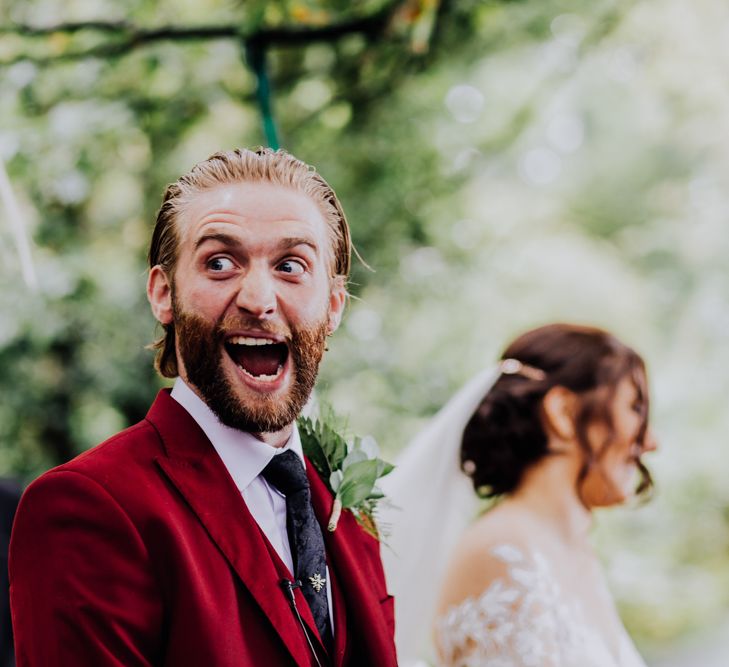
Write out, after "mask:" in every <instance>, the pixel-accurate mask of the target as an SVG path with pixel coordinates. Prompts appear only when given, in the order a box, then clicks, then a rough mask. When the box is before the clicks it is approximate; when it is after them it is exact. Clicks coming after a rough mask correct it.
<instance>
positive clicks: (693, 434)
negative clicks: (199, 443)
mask: <svg viewBox="0 0 729 667" xmlns="http://www.w3.org/2000/svg"><path fill="white" fill-rule="evenodd" d="M728 18H729V9H727V8H726V7H725V6H724V4H723V3H721V2H719V0H695V2H693V3H691V5H690V6H688V5H687V4H686V3H682V2H680V0H661V1H660V2H659V1H658V0H643V1H638V0H592V1H591V2H587V1H586V0H521V1H511V2H508V1H506V0H499V1H497V0H492V1H479V2H476V0H462V1H457V0H451V1H448V0H440V1H438V0H401V1H393V0H390V1H386V0H369V1H368V0H360V1H356V2H344V1H342V0H328V1H326V0H319V1H315V0H310V1H308V2H307V1H304V0H300V1H297V0H279V1H277V2H271V1H268V2H264V1H260V2H258V1H252V0H250V1H248V2H245V3H242V2H233V1H230V2H228V3H219V2H213V1H212V0H197V1H196V2H192V1H184V2H180V1H174V2H173V1H172V0H163V1H159V2H153V1H151V0H137V1H135V0H125V1H124V2H119V1H118V0H117V1H114V2H112V1H111V0H84V1H83V2H82V1H81V0H78V1H71V2H64V3H58V2H53V1H52V0H22V1H21V0H14V1H13V0H5V4H4V6H3V7H2V9H0V119H1V120H0V158H1V159H2V161H3V162H4V164H5V165H6V169H7V172H8V175H9V179H10V187H11V188H12V191H13V192H14V194H15V197H17V199H18V201H19V213H18V214H13V213H12V208H11V209H5V210H3V211H2V212H1V213H0V260H2V264H1V266H2V268H1V269H0V474H5V475H10V474H14V475H20V476H22V477H23V478H25V479H27V480H29V479H32V478H33V477H34V476H36V475H37V474H39V473H40V472H41V471H43V470H45V469H46V468H48V467H49V466H51V465H55V464H57V463H60V462H62V461H64V460H67V459H68V458H70V457H72V456H74V455H75V454H76V453H78V452H80V451H83V450H84V449H86V448H88V447H90V446H93V445H94V444H96V443H97V442H99V441H101V440H102V439H104V438H106V437H107V436H109V435H111V434H112V433H114V432H115V431H117V430H119V429H121V428H123V427H125V426H126V425H128V424H131V423H134V422H135V421H137V420H139V419H140V418H142V417H143V416H144V414H145V413H146V410H147V408H148V406H149V404H150V402H151V401H152V399H153V397H154V394H155V393H156V391H157V390H158V388H159V387H160V386H162V383H161V381H160V380H159V378H157V377H156V376H155V374H154V372H153V369H152V363H151V362H152V355H151V353H150V352H149V351H147V350H145V349H144V346H145V344H147V343H149V342H150V341H151V340H152V339H153V338H154V336H155V325H154V321H153V318H152V316H151V314H150V312H149V308H148V306H147V303H146V299H145V295H144V283H145V255H146V250H147V245H148V240H149V236H150V233H151V227H152V223H153V220H154V215H155V211H156V208H157V207H158V205H159V202H160V198H161V193H162V190H163V188H164V185H165V184H166V183H168V182H170V181H172V180H174V179H176V178H177V177H178V176H179V175H180V174H181V173H183V172H185V171H187V170H188V169H189V168H190V167H191V166H192V165H193V164H194V163H195V162H197V161H199V160H201V159H204V158H205V157H207V156H208V155H209V154H210V153H212V152H214V151H216V150H218V149H220V148H229V147H233V146H255V145H260V144H265V143H273V142H275V141H278V142H280V143H281V145H282V146H283V147H285V148H287V149H288V150H290V151H291V152H293V153H294V154H296V155H297V156H299V157H301V158H302V159H304V160H306V161H308V162H311V163H313V164H315V165H316V166H317V168H318V169H319V171H321V173H322V174H323V175H324V176H325V177H326V178H327V179H328V180H329V181H330V182H331V183H332V185H333V186H334V187H335V189H336V190H337V192H338V193H339V195H340V197H341V198H342V200H343V203H344V206H345V209H346V210H347V212H348V215H349V218H350V223H351V225H352V228H353V236H354V240H355V243H356V245H357V247H358V249H359V251H360V253H361V254H362V255H363V257H364V258H365V259H366V261H367V262H368V263H369V264H370V265H371V266H372V267H374V269H375V271H374V272H370V271H367V270H366V269H365V268H364V267H363V266H362V265H361V264H360V265H357V266H356V268H355V272H354V276H353V282H352V286H351V290H352V293H353V295H354V297H355V298H354V299H353V301H352V304H351V307H350V310H349V313H348V316H347V319H346V321H345V324H344V326H343V328H342V330H340V332H339V333H338V334H337V336H336V337H335V339H333V343H332V344H331V348H332V349H331V352H330V353H329V356H328V358H327V360H326V362H325V364H324V368H323V382H322V383H321V387H322V393H323V394H324V395H325V396H326V397H327V399H328V400H330V401H331V402H332V403H333V404H334V406H335V408H336V409H337V410H338V411H339V412H340V413H343V414H347V415H349V420H350V423H351V424H352V428H353V430H354V431H356V432H360V433H372V434H373V435H375V437H376V438H377V439H378V440H379V441H380V442H381V444H382V445H383V446H384V447H385V448H386V450H389V452H390V453H391V454H392V455H394V453H395V452H396V451H397V450H398V449H399V448H401V447H402V446H404V445H405V443H407V441H408V439H409V438H410V437H412V436H413V435H414V433H415V432H416V431H417V429H418V428H419V427H420V426H421V425H422V424H423V423H424V421H425V420H426V419H427V417H428V416H429V415H431V414H432V413H433V412H434V411H436V410H437V409H438V408H439V407H440V406H441V405H443V403H444V402H445V401H446V400H447V398H448V397H449V396H450V395H451V394H452V393H453V392H454V391H455V389H456V388H457V387H458V386H459V385H460V384H461V383H462V382H464V381H465V380H466V379H467V378H468V377H469V376H470V375H471V374H472V373H474V372H475V370H476V369H477V368H480V367H482V366H483V365H484V364H488V363H491V362H492V361H493V360H494V359H495V358H496V356H497V355H498V353H499V351H500V349H501V348H502V347H503V346H504V345H505V343H506V342H507V341H508V340H509V339H510V338H512V337H513V336H514V335H515V334H517V333H519V332H520V331H522V330H523V329H525V328H528V327H531V326H534V325H537V324H540V323H543V322H546V321H551V320H559V319H563V320H575V321H582V322H590V323H595V324H598V325H601V326H605V327H607V328H609V329H611V330H612V331H614V332H615V333H617V334H618V335H619V336H621V337H622V338H624V339H625V340H626V341H627V342H629V343H631V344H633V345H635V346H636V347H637V348H638V349H639V350H641V351H642V352H643V353H644V355H645V356H646V358H647V360H648V362H649V366H650V371H651V377H652V385H653V389H654V396H653V405H654V421H655V424H656V428H657V431H658V434H659V436H660V438H661V444H662V447H663V449H662V451H661V452H660V453H659V454H657V455H656V456H655V457H654V460H653V465H652V467H653V469H654V474H655V476H656V478H657V480H658V495H657V498H656V499H655V501H654V502H653V503H651V504H650V505H649V506H647V507H644V508H641V509H639V510H636V511H617V512H612V513H610V514H606V515H605V516H600V517H599V519H598V527H597V538H598V540H599V542H600V546H601V551H602V553H603V554H605V559H606V563H607V566H608V570H609V573H610V578H611V581H612V584H613V588H614V590H615V591H616V592H617V595H618V597H619V600H620V601H621V607H622V611H623V614H624V617H625V618H626V621H627V623H628V625H629V629H630V630H631V632H632V633H633V634H634V636H636V638H637V639H638V641H639V642H640V644H641V648H642V649H643V650H644V651H645V652H646V654H648V655H653V656H655V659H654V662H653V663H652V664H656V665H659V664H660V665H668V664H670V665H672V666H673V665H676V666H678V665H679V664H681V665H684V664H686V665H688V664H691V665H695V664H699V663H697V662H696V657H695V656H696V655H698V654H697V653H696V652H695V650H694V649H693V648H692V647H691V642H700V643H701V644H702V645H705V646H706V645H708V641H704V639H703V635H702V634H701V633H702V632H706V631H710V630H711V629H712V628H718V627H720V626H721V624H722V623H725V622H726V620H725V613H726V609H727V604H728V603H729V585H728V584H729V581H728V580H729V567H728V566H729V530H728V528H729V485H728V484H726V482H725V472H724V470H725V469H726V460H727V456H726V453H725V451H724V449H723V448H724V438H725V434H726V433H727V432H728V427H729V415H728V414H727V411H726V409H725V402H726V399H725V397H726V395H727V393H729V392H728V390H729V379H728V378H727V374H726V372H725V369H726V368H727V367H728V364H727V362H728V361H729V346H727V344H726V331H727V329H729V298H728V297H729V274H728V273H727V269H726V260H725V258H726V256H727V251H728V250H729V247H728V246H729V234H727V225H726V223H727V214H728V213H729V198H728V196H727V194H726V193H727V192H729V188H727V180H728V179H729V169H727V167H728V166H729V165H728V164H727V162H728V161H729V150H727V149H728V148H729V146H728V145H727V144H728V142H729V132H727V130H728V129H729V128H727V127H726V126H727V125H728V124H729V89H728V88H727V84H726V80H725V76H724V72H725V71H726V66H727V65H728V64H729V63H728V62H727V61H728V60H729V49H727V48H726V46H725V42H726V29H725V26H726V25H727V19H728ZM267 86H269V87H270V91H271V94H270V96H266V94H265V93H266V87H267ZM267 104H269V105H270V114H269V110H267V108H266V105H267ZM269 115H270V117H268V116H269ZM264 120H266V121H267V133H266V132H264ZM271 120H273V121H275V125H276V135H275V136H274V134H273V133H272V124H271ZM0 175H1V174H0ZM6 190H7V188H6ZM6 201H7V198H6ZM20 229H25V230H27V233H28V236H29V237H30V238H32V243H33V247H32V249H31V258H32V264H31V263H30V262H28V261H21V260H20V259H19V257H21V255H19V254H18V252H16V245H17V243H18V234H19V230H20ZM34 277H35V280H34ZM692 638H693V639H692ZM684 642H687V643H688V647H687V648H686V651H688V652H689V653H687V655H688V656H689V657H687V658H686V661H687V662H679V661H680V658H678V657H676V656H677V655H678V654H679V653H680V650H681V649H680V648H676V647H677V646H679V645H682V644H683V643H684ZM706 650H708V651H709V652H712V651H713V652H714V653H717V650H715V649H706ZM720 655H721V658H716V660H719V659H724V660H725V656H726V655H727V650H726V649H724V653H723V654H720ZM671 656H673V657H671ZM691 656H693V657H691ZM712 659H714V658H712V657H711V656H710V655H709V654H708V653H707V654H706V656H704V657H702V658H701V661H700V664H701V665H702V667H710V665H712V664H714V663H712V662H711V660H712ZM715 664H716V665H719V664H725V663H723V662H718V661H717V662H716V663H715Z"/></svg>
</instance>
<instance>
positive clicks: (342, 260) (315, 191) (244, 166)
mask: <svg viewBox="0 0 729 667" xmlns="http://www.w3.org/2000/svg"><path fill="white" fill-rule="evenodd" d="M231 183H271V184H273V185H281V186H283V187H287V188H290V189H292V190H294V191H296V192H300V193H301V194H304V195H307V196H309V197H310V198H311V199H312V200H313V201H314V203H315V204H317V206H318V207H319V210H320V211H321V213H322V215H323V216H324V220H325V222H326V224H327V227H328V228H329V235H330V238H331V277H332V278H339V279H341V280H343V281H344V282H345V283H346V281H347V279H348V277H349V270H350V265H351V257H352V241H351V237H350V233H349V225H348V223H347V218H346V216H345V215H344V210H343V209H342V205H341V204H340V203H339V199H337V195H336V194H335V192H334V190H333V189H332V188H331V186H330V185H329V184H328V183H327V182H326V181H325V180H324V179H323V178H322V177H321V176H320V175H319V174H318V173H317V172H316V170H315V169H314V167H312V166H310V165H308V164H306V163H305V162H302V161H301V160H299V159H297V158H295V157H294V156H293V155H291V154H290V153H287V152H286V151H283V150H273V149H271V148H258V149H256V150H248V149H245V148H237V149H235V150H231V151H221V152H219V153H215V154H214V155H211V156H210V157H209V158H208V159H207V160H203V161H202V162H199V163H198V164H196V165H195V166H194V167H193V168H192V169H191V170H190V171H189V172H188V173H187V174H185V175H184V176H181V177H180V178H179V179H178V180H177V181H175V182H174V183H172V184H170V185H168V186H167V189H166V190H165V193H164V196H163V198H162V206H161V207H160V209H159V211H158V212H157V221H156V222H155V226H154V232H153V233H152V241H151V243H150V246H149V266H150V268H152V267H154V266H158V265H159V266H161V267H162V268H163V269H164V271H165V273H166V274H167V276H168V277H169V279H170V281H171V282H172V283H174V275H175V269H176V267H177V260H178V250H179V229H178V228H177V225H176V221H177V220H178V219H179V217H180V215H181V214H182V212H183V211H184V209H185V207H186V206H187V205H188V204H189V203H190V202H191V201H192V200H193V199H194V198H195V196H196V195H199V194H200V193H202V192H204V191H206V190H209V189H211V188H215V187H218V186H221V185H228V184H231ZM173 289H174V287H173ZM163 328H164V333H163V335H162V336H161V337H160V338H159V339H157V340H156V341H155V342H154V343H153V344H152V346H151V347H152V348H153V349H155V350H157V357H156V359H155V367H156V368H157V370H158V371H159V372H160V374H161V375H163V376H164V377H169V378H172V377H176V376H177V375H178V370H177V357H176V354H175V328H174V323H171V324H166V325H163Z"/></svg>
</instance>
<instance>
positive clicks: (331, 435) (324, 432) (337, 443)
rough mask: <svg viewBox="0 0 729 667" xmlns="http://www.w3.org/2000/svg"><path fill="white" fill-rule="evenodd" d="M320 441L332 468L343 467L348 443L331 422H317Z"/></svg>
mask: <svg viewBox="0 0 729 667" xmlns="http://www.w3.org/2000/svg"><path fill="white" fill-rule="evenodd" d="M317 427H318V435H319V443H320V444H321V448H322V449H323V450H324V454H325V455H326V457H327V460H328V462H329V464H330V466H331V468H332V469H334V470H337V469H339V468H341V467H342V462H343V461H344V457H345V456H347V443H346V441H345V440H344V438H343V437H342V436H341V435H339V433H337V432H336V431H335V430H334V429H333V428H332V427H331V426H329V424H326V423H322V422H317Z"/></svg>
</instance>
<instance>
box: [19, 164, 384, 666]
mask: <svg viewBox="0 0 729 667" xmlns="http://www.w3.org/2000/svg"><path fill="white" fill-rule="evenodd" d="M350 251H351V247H350V237H349V229H348V226H347V222H346V219H345V217H344V213H343V211H342V209H341V206H340V204H339V201H338V200H337V198H336V195H335V194H334V192H333V191H332V189H331V188H330V187H329V185H328V184H327V183H326V182H325V181H324V180H323V179H322V178H321V177H320V176H319V175H318V174H317V173H316V172H315V171H314V170H312V169H311V168H310V167H308V166H307V165H305V164H304V163H302V162H300V161H299V160H297V159H295V158H294V157H292V156H291V155H288V154H287V153H284V152H282V151H276V152H274V151H271V150H268V149H260V150H258V151H255V152H252V151H247V150H236V151H230V152H225V153H217V154H215V155H213V156H212V157H210V158H209V159H208V160H205V161H204V162H202V163H200V164H198V165H197V166H196V167H194V168H193V170H192V171H191V172H190V173H188V174H186V175H185V176H183V177H182V178H180V179H179V180H178V181H177V182H176V183H174V184H173V185H171V186H169V187H168V188H167V191H166V192H165V196H164V200H163V203H162V207H161V209H160V211H159V213H158V215H157V223H156V226H155V229H154V233H153V236H152V243H151V248H150V253H149V258H150V267H151V268H150V273H149V280H148V285H147V293H148V297H149V301H150V304H151V306H152V311H153V313H154V316H155V317H156V318H157V320H158V321H159V322H160V323H161V325H162V327H163V330H164V335H163V336H162V338H161V339H160V340H158V341H157V342H156V343H155V346H156V348H157V350H158V356H157V368H158V369H159V371H160V372H161V373H162V375H164V376H166V377H170V378H172V377H175V378H176V380H175V383H174V387H173V388H172V391H171V392H170V391H169V390H163V391H161V392H160V393H159V395H158V396H157V399H156V400H155V402H154V404H153V405H152V407H151V408H150V410H149V413H148V414H147V417H146V419H144V420H143V421H142V422H140V423H138V424H136V425H135V426H132V427H131V428H129V429H127V430H126V431H123V432H121V433H119V434H117V435H116V436H114V437H112V438H111V439H109V440H107V441H106V442H105V443H103V444H101V445H99V446H98V447H96V448H94V449H92V450H90V451H89V452H86V453H85V454H83V455H81V456H79V457H78V458H76V459H75V460H73V461H71V462H70V463H67V464H65V465H62V466H60V467H58V468H55V469H54V470H52V471H50V472H48V473H46V474H45V475H43V476H42V477H41V478H40V479H39V480H37V481H36V482H34V483H33V484H32V485H31V486H30V487H29V488H28V490H27V491H26V493H25V495H24V497H23V499H22V501H21V504H20V507H19V509H18V513H17V518H16V522H15V527H14V532H13V537H12V543H11V550H10V585H11V606H12V611H13V622H14V630H15V638H16V639H15V641H16V648H17V661H18V662H17V664H18V666H19V667H25V666H30V667H35V666H38V667H40V666H43V667H52V666H56V665H57V666H63V667H65V666H67V665H74V667H106V666H118V667H137V666H139V667H142V666H152V665H154V666H157V665H159V666H162V665H165V666H167V665H169V666H174V667H203V666H204V667H208V666H210V667H245V666H251V667H253V666H256V667H258V666H263V665H265V666H267V667H268V666H269V665H270V666H274V667H275V666H278V665H282V666H284V665H300V666H302V667H303V666H307V667H308V666H311V665H348V666H349V665H351V666H362V667H364V666H372V667H375V666H377V667H388V666H393V667H394V666H395V665H396V657H395V648H394V643H393V627H394V620H393V608H392V598H391V597H389V596H388V594H387V591H386V589H385V582H384V577H383V573H382V566H381V563H380V560H379V554H378V544H377V542H376V541H375V540H374V539H373V538H371V537H370V536H369V535H368V534H366V533H365V532H364V531H362V530H361V529H360V527H359V525H358V524H357V523H356V521H355V520H354V517H353V516H352V515H351V514H349V513H348V512H345V513H344V514H343V516H342V518H341V520H340V522H339V525H338V526H337V528H336V530H335V531H334V532H329V531H328V530H327V529H326V525H327V518H328V516H329V513H330V512H331V508H332V496H331V494H330V493H329V491H328V490H327V488H326V486H325V485H324V483H323V482H322V480H321V479H320V478H319V477H318V476H317V474H316V472H314V471H313V469H312V467H311V465H310V464H309V462H308V461H307V460H306V459H305V458H304V456H303V453H302V449H301V442H300V440H299V435H298V432H297V430H296V425H295V420H296V417H297V416H298V414H299V412H300V411H301V409H302V407H303V406H304V404H305V403H306V401H307V399H308V397H309V395H310V393H311V391H312V389H313V386H314V382H315V380H316V376H317V372H318V368H319V362H320V361H321V358H322V355H323V353H324V350H325V349H326V338H327V336H329V335H331V334H332V333H333V332H334V331H335V330H336V328H337V327H338V325H339V322H340V319H341V316H342V312H343V309H344V305H345V301H346V285H345V283H346V280H347V276H348V273H349V262H350ZM320 526H324V528H323V529H322V528H321V527H320Z"/></svg>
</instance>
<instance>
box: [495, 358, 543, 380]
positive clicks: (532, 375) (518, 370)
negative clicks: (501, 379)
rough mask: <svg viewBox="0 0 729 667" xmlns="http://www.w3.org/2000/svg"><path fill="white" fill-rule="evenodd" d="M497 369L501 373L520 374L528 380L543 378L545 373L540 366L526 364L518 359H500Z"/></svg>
mask: <svg viewBox="0 0 729 667" xmlns="http://www.w3.org/2000/svg"><path fill="white" fill-rule="evenodd" d="M499 370H500V371H501V373H502V374H503V375H521V376H523V377H525V378H528V379H530V380H537V381H539V380H545V379H546V378H547V374H546V373H545V372H544V371H543V370H542V369H541V368H535V367H534V366H528V365H527V364H523V363H522V362H521V361H519V360H518V359H502V361H501V363H500V364H499Z"/></svg>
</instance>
